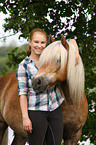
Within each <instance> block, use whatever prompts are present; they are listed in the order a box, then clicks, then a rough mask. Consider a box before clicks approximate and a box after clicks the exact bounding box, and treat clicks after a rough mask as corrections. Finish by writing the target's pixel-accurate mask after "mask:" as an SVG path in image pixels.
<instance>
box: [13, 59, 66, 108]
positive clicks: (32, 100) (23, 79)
mask: <svg viewBox="0 0 96 145" xmlns="http://www.w3.org/2000/svg"><path fill="white" fill-rule="evenodd" d="M37 71H38V68H37V67H36V65H35V62H34V61H32V60H31V59H30V58H29V57H28V56H27V57H26V58H25V59H24V60H23V61H22V62H21V63H20V64H19V65H18V69H17V73H16V78H17V83H18V94H19V96H20V95H27V96H28V99H27V102H28V110H42V111H53V110H55V109H56V108H58V107H59V106H60V104H61V103H62V102H63V100H64V98H63V97H62V95H61V93H60V91H59V89H58V87H57V85H55V86H53V87H51V88H49V89H47V90H46V91H45V92H44V93H37V92H34V91H33V88H32V83H31V81H32V78H33V77H34V76H35V74H36V73H37Z"/></svg>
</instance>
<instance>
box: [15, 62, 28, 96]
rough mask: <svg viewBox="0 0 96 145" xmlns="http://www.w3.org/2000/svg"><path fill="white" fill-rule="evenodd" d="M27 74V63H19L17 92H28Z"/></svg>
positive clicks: (20, 93) (23, 93)
mask: <svg viewBox="0 0 96 145" xmlns="http://www.w3.org/2000/svg"><path fill="white" fill-rule="evenodd" d="M27 76H28V74H27V65H26V64H19V65H18V67H17V73H16V78H17V84H18V94H19V96H20V95H27V94H28V77H27Z"/></svg>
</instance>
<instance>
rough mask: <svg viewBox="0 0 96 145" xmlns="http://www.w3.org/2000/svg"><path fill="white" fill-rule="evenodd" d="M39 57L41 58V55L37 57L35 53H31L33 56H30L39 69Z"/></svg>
mask: <svg viewBox="0 0 96 145" xmlns="http://www.w3.org/2000/svg"><path fill="white" fill-rule="evenodd" d="M39 57H40V55H36V54H34V53H31V55H30V56H29V58H30V59H31V60H33V61H34V62H35V64H36V66H37V67H38V61H39Z"/></svg>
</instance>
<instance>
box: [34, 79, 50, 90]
mask: <svg viewBox="0 0 96 145" xmlns="http://www.w3.org/2000/svg"><path fill="white" fill-rule="evenodd" d="M48 85H49V81H48V80H47V79H46V77H44V76H40V77H36V78H35V77H34V78H33V79H32V87H33V90H34V91H35V92H39V93H43V92H44V91H45V90H46V89H47V86H48Z"/></svg>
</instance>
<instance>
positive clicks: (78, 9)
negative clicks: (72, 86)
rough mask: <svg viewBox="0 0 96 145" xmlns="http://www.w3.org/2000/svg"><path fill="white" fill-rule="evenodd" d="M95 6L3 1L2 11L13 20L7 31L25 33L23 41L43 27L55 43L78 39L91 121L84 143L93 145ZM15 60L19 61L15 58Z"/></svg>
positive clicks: (94, 0)
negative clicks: (59, 40) (36, 29)
mask: <svg viewBox="0 0 96 145" xmlns="http://www.w3.org/2000/svg"><path fill="white" fill-rule="evenodd" d="M95 5H96V0H87V1H86V0H66V1H65V0H61V1H56V0H46V1H44V0H30V1H28V0H27V1H26V0H22V1H20V0H11V1H9V0H6V1H4V0H1V4H0V11H2V12H3V13H4V14H7V13H8V12H9V13H10V17H9V18H6V19H5V21H6V23H5V24H4V29H5V31H7V30H11V29H13V31H14V33H17V32H19V31H20V32H21V33H22V34H21V35H20V37H24V38H27V37H28V36H29V33H30V31H31V30H32V29H34V28H36V27H40V28H43V29H44V30H45V31H46V32H47V34H48V35H49V34H50V33H51V34H52V35H53V36H54V37H55V38H56V39H60V37H61V33H62V34H64V36H66V38H75V39H76V41H77V43H78V46H79V51H80V54H81V57H82V59H83V62H84V68H85V78H86V82H85V91H86V95H87V99H88V103H89V114H88V119H87V122H86V125H85V127H84V128H83V134H82V137H81V140H86V139H87V138H90V140H91V143H94V144H96V125H95V123H96V98H95V93H96V92H94V91H93V92H91V93H90V91H89V90H90V89H93V88H94V87H96V71H95V70H96V63H95V62H96V41H95V40H96V38H95V35H96V14H95V12H96V7H95ZM48 17H49V18H50V19H48ZM15 53H16V51H15ZM10 54H11V55H12V56H14V55H13V54H12V53H10ZM15 55H16V54H15ZM13 58H14V59H13ZM12 59H13V60H14V61H15V60H16V59H15V57H12ZM12 59H11V60H10V61H12ZM93 104H94V105H93ZM91 110H92V111H91ZM84 135H85V136H84Z"/></svg>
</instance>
